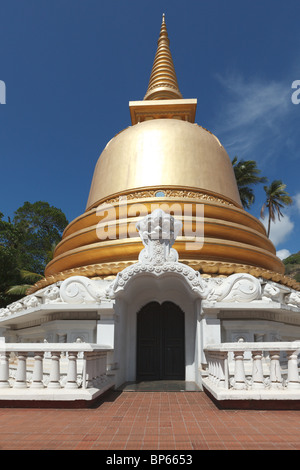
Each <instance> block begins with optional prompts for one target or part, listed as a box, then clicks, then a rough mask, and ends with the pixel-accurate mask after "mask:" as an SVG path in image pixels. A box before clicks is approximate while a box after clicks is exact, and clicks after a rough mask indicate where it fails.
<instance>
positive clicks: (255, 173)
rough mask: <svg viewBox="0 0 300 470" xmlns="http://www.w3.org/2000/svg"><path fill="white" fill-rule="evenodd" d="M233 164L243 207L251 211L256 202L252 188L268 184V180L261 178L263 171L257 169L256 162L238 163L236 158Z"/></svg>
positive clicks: (242, 161) (241, 161) (245, 161)
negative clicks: (260, 184)
mask: <svg viewBox="0 0 300 470" xmlns="http://www.w3.org/2000/svg"><path fill="white" fill-rule="evenodd" d="M231 163H232V166H233V170H234V174H235V179H236V182H237V186H238V190H239V193H240V198H241V202H242V205H243V207H244V208H245V209H250V207H251V206H252V204H253V203H254V201H255V195H254V191H253V187H252V186H254V185H257V184H259V183H266V182H267V181H268V180H267V178H266V177H265V176H260V173H261V171H260V170H259V169H258V168H257V164H256V162H255V161H254V160H240V161H238V158H237V157H234V159H233V160H232V162H231Z"/></svg>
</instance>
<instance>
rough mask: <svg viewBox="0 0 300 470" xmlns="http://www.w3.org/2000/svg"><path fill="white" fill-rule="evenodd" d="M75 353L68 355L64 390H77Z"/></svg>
mask: <svg viewBox="0 0 300 470" xmlns="http://www.w3.org/2000/svg"><path fill="white" fill-rule="evenodd" d="M77 354H78V353H77V352H76V351H71V352H69V353H68V373H67V383H66V387H65V388H78V385H77Z"/></svg>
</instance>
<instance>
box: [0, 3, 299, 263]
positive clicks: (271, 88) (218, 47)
mask: <svg viewBox="0 0 300 470" xmlns="http://www.w3.org/2000/svg"><path fill="white" fill-rule="evenodd" d="M0 12H1V29H0V80H2V81H3V82H4V83H5V85H6V104H5V105H1V106H0V159H1V184H0V202H1V205H0V212H2V213H4V215H5V217H7V216H12V215H13V212H14V211H15V210H16V209H18V207H20V206H21V205H23V203H24V202H25V201H30V202H35V201H37V200H44V201H48V202H49V203H50V204H51V205H54V206H56V207H59V208H61V209H62V210H63V211H64V212H65V214H66V216H67V218H68V220H69V221H71V220H73V219H74V218H75V217H77V216H79V215H80V214H82V213H83V212H84V210H85V206H86V202H87V198H88V193H89V188H90V184H91V180H92V175H93V171H94V167H95V164H96V162H97V159H98V157H99V155H100V154H101V152H102V150H103V149H104V147H105V145H106V143H107V142H108V141H109V140H110V139H111V138H112V137H113V136H114V135H115V134H117V133H118V132H119V131H120V130H122V129H124V128H126V127H127V126H129V125H130V115H129V108H128V102H129V101H131V100H133V101H134V100H141V99H143V97H144V95H145V92H146V89H147V85H148V81H149V76H150V72H151V68H152V63H153V59H154V54H155V51H156V46H157V42H156V41H157V38H158V34H159V30H160V26H161V18H162V14H163V13H165V14H166V22H167V28H168V33H169V37H170V41H171V44H170V47H171V52H172V56H173V61H174V64H175V69H176V73H177V78H178V82H179V87H180V91H181V93H182V94H183V97H184V98H197V99H198V109H197V115H196V122H197V123H198V124H200V125H201V126H203V127H205V128H207V129H209V130H210V131H211V132H213V133H214V134H216V136H217V137H218V138H219V139H220V141H221V142H222V144H223V145H224V147H225V148H226V150H227V152H228V154H229V156H230V158H231V159H232V158H233V157H234V156H235V155H237V156H238V157H239V158H240V159H253V160H256V161H257V165H258V167H259V168H260V169H261V171H262V174H263V175H264V176H267V177H268V179H269V181H272V180H274V179H282V180H283V181H284V182H285V183H286V185H287V190H288V192H289V193H290V195H291V196H292V197H293V198H294V204H293V205H292V206H291V207H289V208H288V209H287V210H286V211H285V217H284V218H283V219H282V221H281V222H280V223H279V222H277V223H276V224H275V225H274V226H273V227H272V231H271V238H272V240H273V242H274V244H275V246H276V248H277V250H278V253H279V254H280V256H282V254H283V253H285V254H288V253H296V252H298V251H299V250H300V171H299V170H300V153H299V150H300V104H299V105H295V104H293V103H292V100H291V97H292V94H293V92H294V91H295V90H293V89H292V83H293V82H294V81H295V80H300V27H299V18H300V2H299V1H298V0H286V1H285V2H283V1H282V0H281V1H278V0H261V1H258V0H252V1H248V0H242V1H241V0H239V1H237V0H226V1H225V0H210V1H209V2H207V1H204V0H185V1H184V2H183V1H182V0H181V1H179V0H160V1H158V0H152V1H151V2H149V1H145V0H139V1H136V0H127V1H125V0H110V1H102V0H51V2H50V1H49V0H47V1H45V0H26V1H24V0H0ZM299 97H300V94H299ZM0 100H1V94H0ZM263 201H264V192H263V188H262V186H261V187H258V188H257V190H256V203H255V205H254V206H253V208H252V209H251V213H252V214H253V215H255V216H257V217H259V213H260V207H261V205H262V203H263ZM283 250H286V251H283Z"/></svg>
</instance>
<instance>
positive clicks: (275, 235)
mask: <svg viewBox="0 0 300 470" xmlns="http://www.w3.org/2000/svg"><path fill="white" fill-rule="evenodd" d="M262 223H263V224H264V226H265V227H266V228H267V225H268V218H267V217H266V218H265V220H263V221H262ZM293 229H294V222H293V221H292V220H291V219H290V217H289V216H288V215H286V214H285V215H284V217H282V218H281V219H280V220H276V222H271V230H270V240H271V241H272V242H273V244H274V245H275V246H277V245H279V244H280V243H283V242H284V241H285V240H287V238H288V237H289V236H290V235H291V233H292V231H293Z"/></svg>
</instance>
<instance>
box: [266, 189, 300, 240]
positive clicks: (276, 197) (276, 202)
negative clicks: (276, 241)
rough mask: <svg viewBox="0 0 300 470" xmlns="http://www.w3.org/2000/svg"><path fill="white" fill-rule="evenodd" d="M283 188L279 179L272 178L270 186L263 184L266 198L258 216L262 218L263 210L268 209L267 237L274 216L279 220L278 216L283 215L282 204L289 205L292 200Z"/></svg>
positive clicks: (274, 218)
mask: <svg viewBox="0 0 300 470" xmlns="http://www.w3.org/2000/svg"><path fill="white" fill-rule="evenodd" d="M285 188H286V185H285V184H284V183H283V182H282V181H281V180H274V181H272V183H271V184H270V186H264V190H265V192H266V196H267V199H266V202H265V203H264V204H263V206H262V208H261V212H260V216H261V218H262V219H264V218H265V210H266V209H268V212H269V219H268V230H267V235H268V237H269V235H270V229H271V222H275V220H276V216H277V217H278V220H280V217H283V214H282V212H281V209H283V208H284V206H289V205H290V204H292V202H293V200H292V198H291V197H290V195H289V194H288V192H287V191H285Z"/></svg>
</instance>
